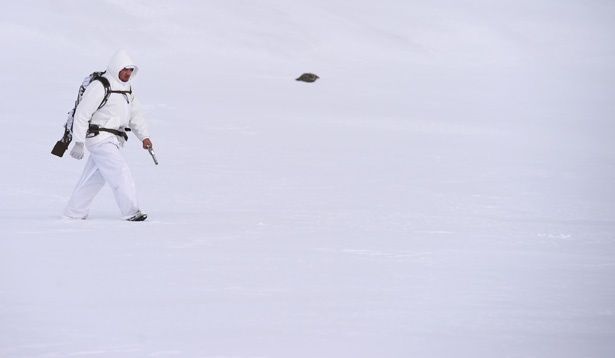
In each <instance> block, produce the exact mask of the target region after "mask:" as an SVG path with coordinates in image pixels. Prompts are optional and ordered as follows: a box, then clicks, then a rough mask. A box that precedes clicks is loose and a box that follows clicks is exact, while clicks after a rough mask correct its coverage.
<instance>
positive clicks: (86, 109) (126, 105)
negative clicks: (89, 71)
mask: <svg viewBox="0 0 615 358" xmlns="http://www.w3.org/2000/svg"><path fill="white" fill-rule="evenodd" d="M124 68H134V71H133V72H132V76H131V77H130V80H128V82H122V81H121V80H120V78H119V73H120V71H121V70H122V69H124ZM137 72H138V67H137V66H136V65H135V64H134V62H133V61H132V60H131V58H130V57H129V56H128V54H127V53H126V52H125V51H123V50H121V51H118V52H117V53H116V54H115V55H114V56H113V57H112V58H111V61H110V62H109V65H108V66H107V70H106V72H105V74H104V77H105V78H107V79H108V80H109V84H110V85H111V90H114V91H128V90H130V89H131V81H132V78H134V76H135V75H136V74H137ZM104 96H105V88H104V87H103V85H102V83H101V82H100V81H94V82H92V83H91V84H90V85H89V86H88V87H87V88H86V90H85V92H84V93H83V96H82V97H81V101H80V102H79V105H78V106H77V109H76V110H75V120H74V124H73V141H74V142H85V144H86V146H87V147H90V146H91V145H95V144H97V143H100V142H103V141H107V140H109V139H111V140H115V141H117V142H118V143H119V144H120V145H123V140H122V141H121V140H119V139H118V137H117V136H116V135H114V134H112V133H108V132H100V134H99V135H97V136H95V137H91V138H86V133H87V130H88V127H89V123H91V124H96V125H98V126H100V127H101V128H108V129H117V130H123V129H124V128H130V129H131V131H132V132H133V133H134V134H135V135H136V136H137V138H139V140H140V141H143V139H145V138H148V137H149V134H148V130H147V126H146V124H145V120H144V118H143V112H142V110H141V105H140V104H139V101H138V100H137V98H136V97H135V95H134V93H133V94H127V95H124V94H119V93H111V94H110V95H109V98H108V99H107V103H106V104H105V105H104V106H103V107H102V108H101V109H98V106H100V104H101V102H102V101H103V98H104Z"/></svg>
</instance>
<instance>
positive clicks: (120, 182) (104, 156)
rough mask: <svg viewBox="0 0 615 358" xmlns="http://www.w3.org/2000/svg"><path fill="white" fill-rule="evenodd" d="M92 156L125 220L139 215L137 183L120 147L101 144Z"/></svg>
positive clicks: (111, 144)
mask: <svg viewBox="0 0 615 358" xmlns="http://www.w3.org/2000/svg"><path fill="white" fill-rule="evenodd" d="M92 155H93V157H94V162H95V163H96V167H97V168H98V170H99V171H100V174H101V175H102V177H103V178H104V180H105V181H106V182H107V184H109V187H111V191H112V192H113V195H114V197H115V202H116V203H117V206H118V207H119V208H120V212H121V213H122V216H123V217H124V219H128V218H130V217H132V216H134V215H135V214H137V213H138V212H139V203H138V202H137V191H136V188H135V182H134V180H133V178H132V174H131V173H130V168H128V164H127V163H126V160H125V159H124V156H123V155H122V153H121V152H120V149H119V147H118V146H117V145H115V144H113V143H109V142H106V143H101V144H100V145H98V146H97V148H96V151H95V152H93V153H92Z"/></svg>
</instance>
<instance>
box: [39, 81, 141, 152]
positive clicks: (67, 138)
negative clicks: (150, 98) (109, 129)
mask: <svg viewBox="0 0 615 358" xmlns="http://www.w3.org/2000/svg"><path fill="white" fill-rule="evenodd" d="M105 72H106V71H102V72H92V73H91V74H89V75H88V76H86V77H85V78H84V79H83V82H82V83H81V86H79V92H78V93H77V99H76V100H75V105H74V106H73V109H72V110H70V111H69V112H68V117H67V118H66V123H65V124H64V135H63V136H62V139H60V140H59V141H58V142H57V143H56V144H55V146H54V147H53V149H52V150H51V154H53V155H57V156H58V157H62V156H63V155H64V152H66V150H67V149H68V145H69V144H70V142H71V141H72V140H73V122H74V120H75V111H76V110H77V106H78V105H79V103H80V102H81V97H83V93H84V92H85V89H86V88H87V87H88V86H89V85H90V84H91V83H92V82H94V81H100V83H102V85H103V87H104V89H105V96H104V97H103V100H102V102H101V103H100V105H99V106H98V109H101V108H102V107H103V106H104V105H105V104H106V103H107V100H108V99H109V95H111V93H122V94H126V93H132V90H131V91H112V90H111V84H110V83H109V80H108V79H106V78H105V77H103V75H104V74H105ZM98 109H97V110H98ZM101 129H103V130H104V128H101ZM97 130H98V128H97ZM96 134H98V133H96ZM114 134H115V133H114ZM124 135H125V134H124Z"/></svg>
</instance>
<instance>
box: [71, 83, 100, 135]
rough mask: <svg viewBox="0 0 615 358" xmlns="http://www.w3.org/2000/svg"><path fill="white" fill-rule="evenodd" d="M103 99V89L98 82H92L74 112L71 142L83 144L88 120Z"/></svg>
mask: <svg viewBox="0 0 615 358" xmlns="http://www.w3.org/2000/svg"><path fill="white" fill-rule="evenodd" d="M103 98H105V88H104V87H103V85H102V83H100V81H94V82H92V83H90V85H89V86H88V87H87V88H86V89H85V92H84V93H83V96H81V101H80V102H79V105H77V109H76V110H75V117H74V120H73V141H74V142H76V143H84V142H85V136H86V134H87V131H88V127H89V122H90V119H92V115H93V114H94V112H96V111H97V110H98V106H100V103H101V102H102V100H103Z"/></svg>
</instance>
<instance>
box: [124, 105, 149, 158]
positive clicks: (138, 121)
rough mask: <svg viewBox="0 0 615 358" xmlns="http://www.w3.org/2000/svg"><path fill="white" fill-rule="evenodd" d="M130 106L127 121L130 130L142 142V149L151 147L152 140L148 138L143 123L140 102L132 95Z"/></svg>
mask: <svg viewBox="0 0 615 358" xmlns="http://www.w3.org/2000/svg"><path fill="white" fill-rule="evenodd" d="M131 108H132V110H131V113H130V123H129V125H130V129H131V131H132V132H133V133H134V134H135V136H137V138H139V140H140V141H141V142H142V143H143V149H148V148H153V145H152V141H151V140H150V139H149V131H148V129H147V123H145V118H144V117H143V111H142V109H141V103H140V102H139V100H138V99H137V98H135V97H133V100H132V106H131Z"/></svg>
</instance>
